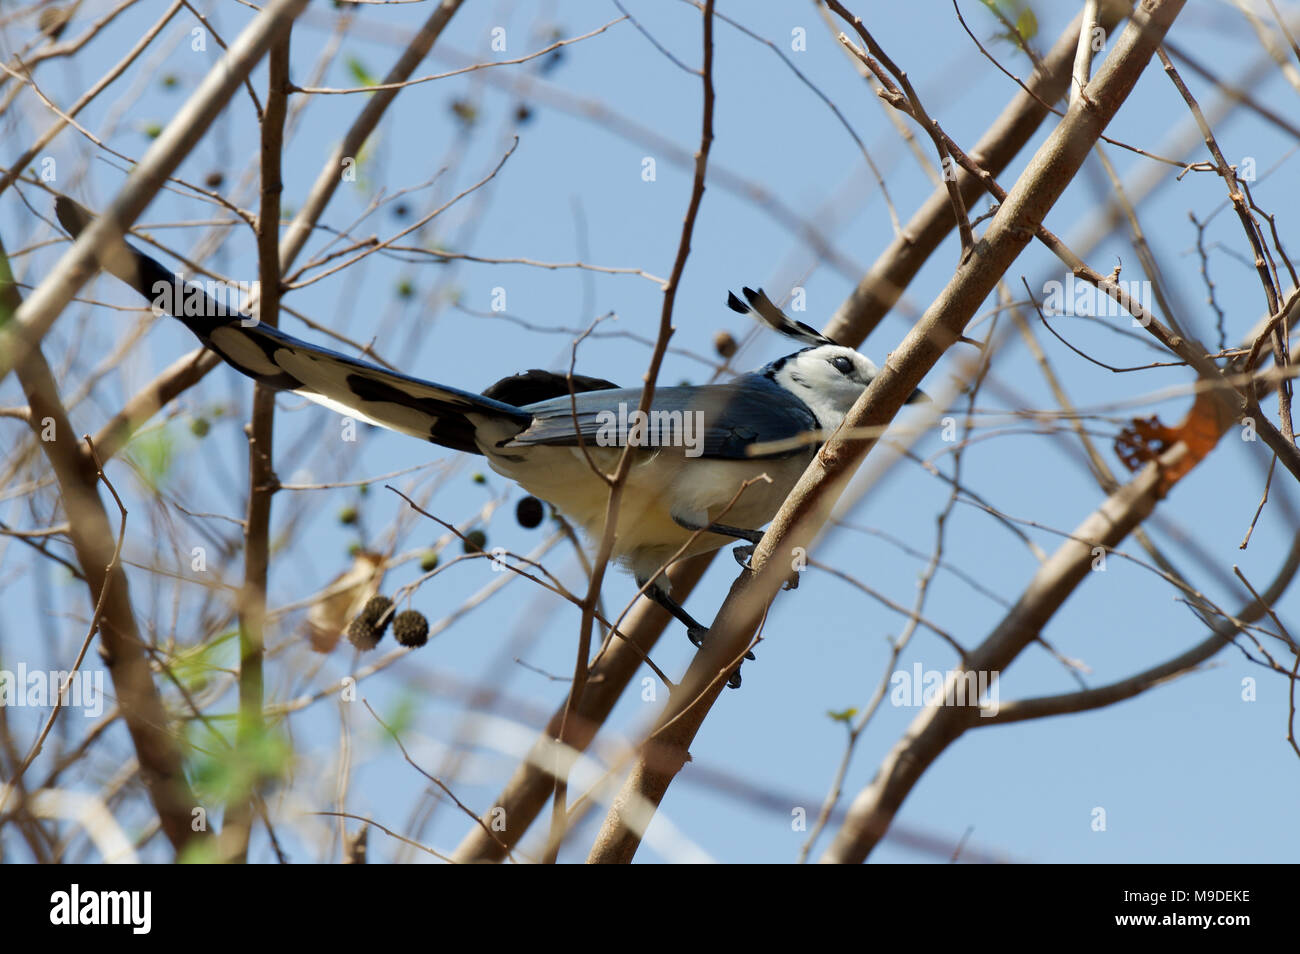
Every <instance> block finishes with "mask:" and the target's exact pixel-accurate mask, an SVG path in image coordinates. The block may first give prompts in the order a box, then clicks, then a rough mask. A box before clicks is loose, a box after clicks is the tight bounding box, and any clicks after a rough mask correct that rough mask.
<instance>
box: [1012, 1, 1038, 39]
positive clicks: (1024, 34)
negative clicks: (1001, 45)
mask: <svg viewBox="0 0 1300 954" xmlns="http://www.w3.org/2000/svg"><path fill="white" fill-rule="evenodd" d="M1016 29H1017V30H1018V31H1020V38H1021V39H1022V40H1024V41H1025V42H1026V43H1028V42H1029V41H1030V40H1032V39H1033V38H1034V36H1035V35H1036V34H1037V33H1038V17H1036V16H1034V11H1033V10H1031V9H1029V7H1025V8H1024V9H1023V10H1021V11H1020V16H1018V17H1016Z"/></svg>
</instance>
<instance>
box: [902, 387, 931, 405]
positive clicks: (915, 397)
mask: <svg viewBox="0 0 1300 954" xmlns="http://www.w3.org/2000/svg"><path fill="white" fill-rule="evenodd" d="M907 403H908V404H929V403H930V395H928V394H926V393H925V392H924V391H922V390H921V389H920V388H917V389H916V390H915V391H913V392H912V396H911V397H910V398H908V399H907Z"/></svg>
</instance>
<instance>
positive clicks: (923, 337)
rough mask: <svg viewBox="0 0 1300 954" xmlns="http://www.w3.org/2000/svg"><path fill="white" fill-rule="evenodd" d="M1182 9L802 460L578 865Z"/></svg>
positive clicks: (649, 780)
mask: <svg viewBox="0 0 1300 954" xmlns="http://www.w3.org/2000/svg"><path fill="white" fill-rule="evenodd" d="M1182 6H1183V0H1164V2H1159V0H1153V2H1148V3H1145V4H1143V5H1142V7H1141V8H1140V9H1139V10H1137V11H1136V12H1135V14H1134V17H1133V19H1132V21H1130V24H1129V26H1128V27H1127V28H1126V29H1125V30H1124V32H1123V33H1122V34H1121V35H1120V37H1119V39H1118V41H1117V42H1116V44H1115V48H1114V50H1113V52H1112V53H1111V55H1110V56H1109V57H1108V58H1107V59H1106V61H1105V62H1104V63H1103V64H1102V67H1101V69H1100V70H1099V72H1098V73H1097V76H1096V78H1095V79H1094V80H1093V81H1092V82H1091V83H1090V84H1089V85H1088V88H1087V90H1086V95H1084V96H1081V97H1079V99H1078V100H1077V101H1076V102H1075V103H1074V104H1073V105H1072V106H1071V107H1070V109H1069V111H1068V112H1067V113H1066V115H1065V118H1064V119H1063V120H1062V121H1061V123H1060V124H1059V125H1058V126H1057V128H1056V129H1055V130H1054V131H1053V133H1052V135H1051V136H1050V137H1049V138H1048V140H1047V142H1045V143H1044V144H1043V146H1042V147H1041V148H1040V149H1039V150H1038V152H1037V154H1036V155H1035V156H1034V158H1033V159H1032V160H1031V162H1030V163H1029V167H1028V168H1027V169H1026V171H1025V173H1024V175H1023V176H1022V177H1021V178H1020V180H1019V181H1018V182H1017V183H1016V186H1015V188H1013V189H1012V190H1011V193H1010V195H1008V197H1007V201H1006V202H1004V203H1003V204H1002V205H1001V207H1000V208H999V209H998V212H997V214H996V215H995V216H994V218H993V220H992V222H991V223H990V225H989V228H988V231H987V232H986V233H985V235H984V237H983V238H982V239H981V240H980V242H978V243H977V244H976V247H975V254H974V255H972V256H971V258H970V259H968V260H966V261H965V262H963V263H962V264H961V265H960V266H959V267H958V269H957V273H956V275H954V277H953V279H952V280H951V281H950V282H949V284H948V286H947V287H946V288H945V289H944V290H943V292H942V293H940V295H939V297H938V298H937V299H936V301H935V302H934V303H933V304H932V305H931V306H930V308H929V309H927V311H926V313H925V315H924V316H922V318H921V320H920V321H919V322H918V323H917V325H916V327H914V328H913V329H912V331H911V333H909V334H908V336H907V337H906V338H905V339H904V340H903V343H902V344H901V345H900V346H899V348H898V350H897V351H895V352H894V353H893V354H892V355H891V356H890V358H889V360H888V361H887V362H886V363H885V365H884V367H883V368H882V369H881V372H880V374H879V375H878V376H877V377H876V378H875V379H874V380H873V382H872V384H871V386H870V387H868V388H867V390H866V392H865V393H864V394H863V396H862V397H861V398H860V399H859V400H858V402H857V404H856V405H854V407H853V409H852V410H851V411H850V412H849V414H848V416H847V418H846V419H845V421H844V426H843V427H842V428H841V430H840V431H839V432H838V433H837V434H836V435H835V436H833V437H832V438H831V440H830V441H829V442H828V443H827V444H826V445H825V446H824V447H823V448H822V450H821V451H820V452H819V453H818V455H817V457H816V458H815V459H814V460H813V462H812V463H811V464H810V465H809V467H808V470H807V471H805V473H804V475H803V477H802V478H800V481H799V483H798V484H797V485H796V487H795V489H794V491H793V492H792V493H791V495H790V497H789V498H787V499H786V502H785V503H784V504H783V505H782V507H781V510H780V512H778V513H777V515H776V517H775V519H774V520H773V522H772V525H771V527H770V529H769V530H768V532H767V534H766V535H765V536H764V538H763V540H762V542H761V543H760V544H759V545H758V548H757V549H756V551H755V553H754V557H753V559H752V564H753V566H754V567H755V570H754V572H753V573H752V574H742V575H741V576H740V577H739V578H738V579H737V581H736V583H735V584H733V586H732V588H731V592H730V593H729V594H728V596H727V600H726V602H725V603H723V605H722V609H721V610H720V611H719V613H718V616H717V618H716V619H715V620H714V624H713V627H712V629H711V631H710V634H709V637H708V638H707V639H706V641H705V645H704V648H703V649H702V650H701V651H700V653H699V655H698V656H697V657H696V659H695V661H694V663H693V664H692V665H691V667H690V669H689V670H688V671H687V673H686V677H685V679H684V680H683V683H682V685H681V686H680V687H679V689H678V690H677V691H676V692H674V693H673V695H672V697H671V698H670V700H669V704H668V707H667V710H666V711H665V713H664V714H663V716H662V717H661V719H660V721H659V723H658V725H657V726H656V729H655V731H654V732H653V733H652V734H651V737H650V739H649V740H648V741H647V743H646V746H645V749H644V751H643V754H642V758H641V759H640V761H639V762H638V763H637V766H636V767H635V768H634V769H633V771H632V774H631V775H630V776H629V778H628V779H627V781H626V783H625V785H624V787H623V789H622V791H621V792H620V793H619V795H618V797H617V798H616V799H615V802H614V805H613V807H612V808H611V810H610V812H609V815H608V816H607V817H606V820H605V825H604V827H603V828H602V830H601V832H600V835H599V836H598V838H597V841H596V845H595V846H594V847H593V849H592V853H591V857H590V859H589V860H591V861H597V862H626V861H630V860H631V858H632V856H633V855H634V854H635V852H636V848H637V846H638V845H639V844H640V837H641V833H640V831H639V830H638V827H639V826H634V825H633V824H631V823H630V819H629V818H628V817H627V816H625V815H624V810H625V808H626V807H627V806H629V805H631V804H635V803H636V802H637V800H638V799H639V798H645V799H647V800H648V801H649V802H650V803H651V804H652V805H656V806H657V805H658V804H659V802H660V800H661V799H662V798H663V795H664V794H665V793H666V791H667V789H668V786H669V785H670V784H671V782H672V779H673V777H675V775H676V773H677V772H678V771H679V770H680V768H681V766H682V765H683V764H685V761H686V759H687V757H688V747H689V745H690V743H691V741H692V740H693V739H694V737H695V734H696V732H697V731H698V729H699V726H700V724H701V723H702V722H703V720H704V717H705V716H706V715H707V713H708V711H709V709H710V708H711V707H712V704H713V702H714V701H715V700H716V699H717V696H718V694H719V693H720V691H721V689H722V679H721V678H720V676H722V675H723V674H725V673H727V672H730V671H731V669H732V668H733V667H734V666H735V664H736V662H738V661H739V659H740V658H741V656H742V655H743V654H744V652H745V651H746V649H747V647H748V646H749V643H750V639H751V636H752V634H753V633H754V632H755V630H756V629H757V628H758V624H759V623H760V621H761V620H762V618H763V616H764V615H765V613H766V611H767V607H768V605H769V604H770V603H771V601H772V599H773V598H774V597H775V595H776V593H777V591H778V590H779V588H780V586H781V583H782V581H783V580H784V579H785V578H786V576H787V570H788V564H789V560H788V558H787V557H786V554H789V553H791V552H792V548H793V547H805V548H806V547H807V545H808V544H809V542H811V540H812V539H813V537H814V536H815V535H816V533H817V532H818V531H819V530H820V529H821V527H822V525H823V524H824V523H825V521H826V519H827V518H828V517H829V515H830V511H831V508H832V507H833V505H834V503H835V500H836V499H837V498H838V497H839V495H840V493H841V492H842V491H843V489H844V487H845V486H846V485H847V483H848V481H849V479H850V478H851V477H852V475H853V473H854V472H855V471H856V469H857V467H858V465H859V464H860V463H861V461H862V459H863V458H864V457H865V456H866V454H867V453H868V452H869V451H870V450H871V448H872V447H873V446H874V445H875V443H876V440H877V438H876V437H875V436H865V437H855V436H841V435H846V434H848V435H851V434H854V433H855V432H860V433H865V434H868V435H876V434H879V433H880V432H882V431H883V430H884V428H885V427H887V426H888V424H889V422H890V421H891V420H892V419H893V416H894V415H895V414H896V413H897V412H898V410H899V408H901V407H902V405H903V403H904V402H905V401H906V399H907V398H908V396H909V395H910V394H911V393H912V391H913V390H914V389H915V388H916V387H917V386H918V385H919V384H920V383H921V379H922V378H923V377H924V376H925V374H926V372H928V371H929V370H930V368H932V367H933V366H934V365H935V363H936V362H937V361H938V360H939V358H940V357H941V356H942V355H943V352H944V350H945V349H946V348H947V347H948V346H949V345H950V344H952V343H953V342H955V341H956V340H957V338H958V337H959V336H960V335H961V333H962V331H963V329H964V328H965V326H966V323H967V322H968V321H969V320H970V319H971V317H972V316H973V315H974V313H975V310H976V309H977V308H978V307H979V305H980V304H981V303H982V302H983V301H984V299H985V298H987V296H988V295H989V294H990V293H991V292H992V291H993V290H994V287H995V286H996V284H997V282H998V280H999V279H1000V278H1001V277H1002V275H1003V274H1004V273H1005V272H1006V270H1007V269H1008V268H1010V266H1011V265H1012V263H1013V262H1014V261H1015V260H1016V258H1017V256H1019V254H1020V253H1021V252H1022V251H1023V250H1024V248H1025V246H1026V245H1027V244H1028V243H1029V241H1030V240H1031V239H1032V238H1033V235H1034V233H1035V231H1036V230H1037V228H1038V226H1039V224H1041V222H1042V221H1043V219H1044V217H1045V216H1046V214H1047V212H1048V211H1049V210H1050V209H1051V208H1052V206H1053V205H1054V204H1055V202H1056V200H1057V199H1058V198H1059V197H1060V196H1061V194H1062V193H1063V192H1064V191H1065V188H1066V186H1068V185H1069V183H1070V181H1071V180H1072V179H1073V178H1074V176H1075V175H1076V174H1077V173H1078V171H1079V169H1080V168H1081V166H1082V165H1083V162H1084V160H1085V159H1086V158H1087V156H1088V153H1089V152H1090V151H1091V149H1092V147H1093V145H1094V144H1095V143H1096V141H1097V139H1098V138H1099V137H1100V135H1101V132H1102V130H1103V129H1105V127H1106V125H1107V123H1109V121H1110V120H1111V118H1112V117H1113V116H1114V115H1115V113H1116V112H1117V111H1118V110H1119V107H1120V105H1121V104H1122V103H1123V102H1124V100H1125V99H1126V98H1127V96H1128V94H1129V93H1130V92H1131V90H1132V89H1133V86H1134V85H1135V84H1136V83H1137V80H1138V77H1139V76H1140V75H1141V74H1142V72H1143V70H1144V69H1145V68H1146V66H1147V63H1148V62H1149V60H1150V58H1151V56H1152V55H1153V53H1154V52H1155V49H1156V47H1157V46H1158V45H1159V43H1160V40H1161V38H1162V37H1163V36H1164V34H1165V32H1166V31H1167V30H1168V28H1169V26H1170V25H1171V24H1172V23H1173V20H1174V17H1175V16H1176V15H1177V13H1178V11H1179V10H1181V9H1182ZM1150 470H1151V472H1152V476H1151V478H1150V479H1151V480H1152V481H1155V482H1156V484H1155V486H1158V478H1159V472H1158V471H1156V469H1155V468H1154V467H1153V468H1150ZM1144 473H1145V472H1144ZM1134 525H1136V524H1134ZM1125 532H1126V533H1127V529H1126V530H1125ZM1085 572H1086V570H1085Z"/></svg>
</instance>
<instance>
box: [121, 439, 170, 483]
mask: <svg viewBox="0 0 1300 954" xmlns="http://www.w3.org/2000/svg"><path fill="white" fill-rule="evenodd" d="M127 454H128V456H129V457H130V458H131V460H132V461H133V462H134V463H135V465H136V467H138V468H139V469H140V473H141V475H142V476H143V478H144V481H145V483H147V484H148V485H149V487H150V488H151V489H153V490H157V489H158V488H159V487H161V486H162V485H163V484H164V483H165V482H166V480H167V475H168V474H169V473H170V472H171V469H172V463H173V461H174V460H175V458H176V447H175V441H173V440H172V436H171V433H170V432H169V431H168V429H167V427H166V425H164V426H162V427H159V428H157V429H155V430H149V431H144V432H143V433H141V434H139V435H138V436H137V437H136V438H135V439H134V440H133V441H131V444H130V446H129V448H128V449H127Z"/></svg>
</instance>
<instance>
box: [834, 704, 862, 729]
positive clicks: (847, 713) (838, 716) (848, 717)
mask: <svg viewBox="0 0 1300 954" xmlns="http://www.w3.org/2000/svg"><path fill="white" fill-rule="evenodd" d="M826 714H827V715H828V716H830V717H831V718H832V719H833V720H834V721H836V722H843V723H844V724H845V725H847V724H848V723H850V722H852V721H853V717H854V716H855V715H857V714H858V710H857V707H856V706H851V707H849V708H848V709H840V710H839V711H838V712H837V711H835V710H834V709H827V710H826Z"/></svg>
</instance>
